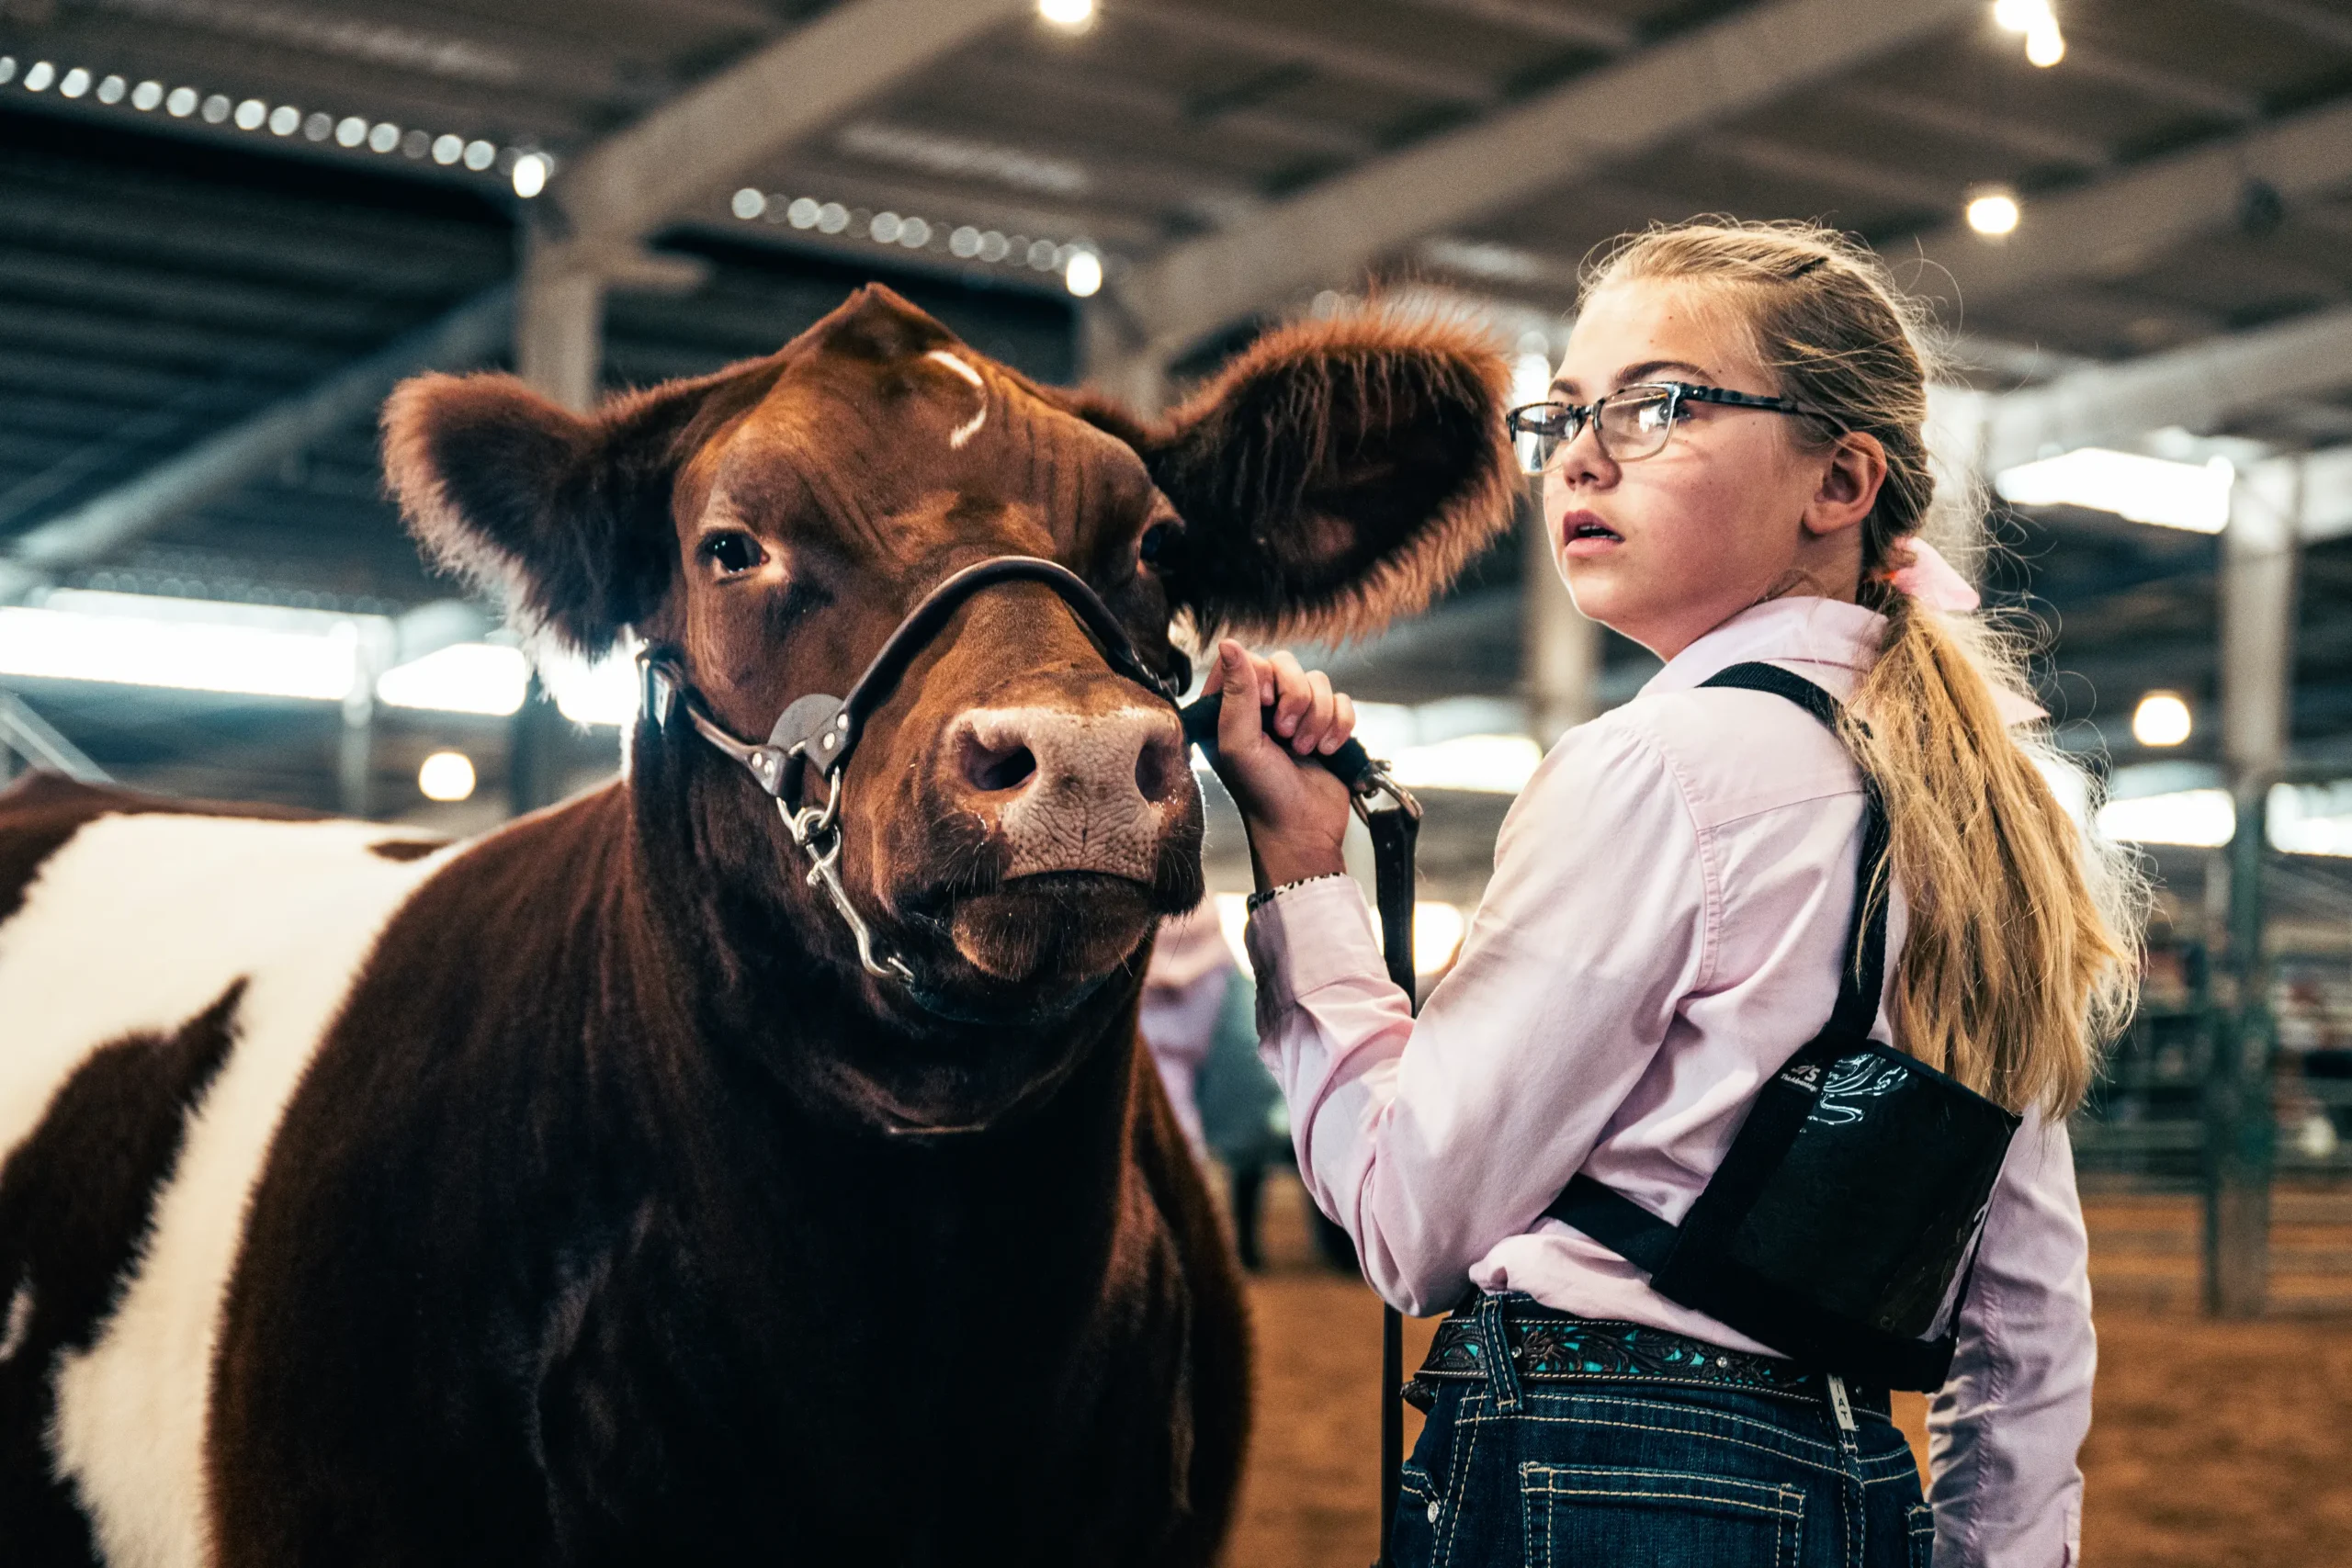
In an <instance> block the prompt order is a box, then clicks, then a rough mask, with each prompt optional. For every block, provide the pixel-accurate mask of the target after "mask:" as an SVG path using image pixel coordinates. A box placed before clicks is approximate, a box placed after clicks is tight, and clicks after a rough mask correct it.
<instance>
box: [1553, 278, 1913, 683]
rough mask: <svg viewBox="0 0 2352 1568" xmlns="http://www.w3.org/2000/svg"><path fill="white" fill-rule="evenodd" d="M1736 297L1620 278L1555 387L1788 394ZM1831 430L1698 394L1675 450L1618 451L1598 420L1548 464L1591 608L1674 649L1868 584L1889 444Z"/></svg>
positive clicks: (1560, 552)
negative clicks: (1835, 436) (1740, 618)
mask: <svg viewBox="0 0 2352 1568" xmlns="http://www.w3.org/2000/svg"><path fill="white" fill-rule="evenodd" d="M1735 308H1736V305H1735V300H1734V299H1733V298H1732V297H1731V296H1729V295H1727V294H1724V293H1722V292H1710V291H1709V290H1708V289H1706V288H1704V287H1703V286H1701V285H1696V284H1691V283H1682V282H1669V281H1657V280H1650V279H1637V280H1630V281H1625V282H1620V283H1613V284H1611V285H1609V286H1608V287H1606V288H1602V289H1600V291H1598V292H1597V293H1595V294H1594V295H1593V296H1592V297H1591V298H1590V299H1589V300H1587V301H1586V304H1585V308H1584V310H1583V313H1582V314H1581V315H1579V316H1578V317H1577V324H1576V330H1575V331H1574V332H1573V333H1571V334H1570V336H1569V338H1568V349H1567V353H1566V355H1564V356H1562V358H1561V361H1560V371H1559V375H1558V377H1557V378H1556V379H1555V380H1554V382H1553V383H1552V396H1553V397H1554V398H1555V400H1565V401H1567V402H1571V403H1589V402H1591V401H1592V400H1594V399H1595V398H1598V397H1601V396H1603V395H1605V394H1607V393H1610V392H1613V391H1616V390H1617V389H1619V388H1621V387H1625V386H1630V385H1632V384H1634V383H1635V382H1643V381H1688V382H1691V383H1695V384H1697V385H1701V386H1709V387H1724V388H1728V389H1731V390H1734V391H1739V392H1753V393H1756V394H1758V395H1761V396H1771V395H1774V394H1778V393H1779V392H1780V391H1781V388H1780V387H1779V385H1778V384H1777V383H1776V382H1775V380H1774V378H1773V377H1772V376H1771V375H1770V374H1769V373H1768V372H1767V371H1766V370H1765V368H1764V367H1763V366H1762V365H1760V364H1758V362H1757V360H1756V357H1755V355H1754V353H1753V351H1752V350H1750V349H1749V348H1748V347H1747V344H1746V342H1745V340H1744V338H1743V336H1742V334H1741V333H1740V332H1739V331H1738V321H1737V318H1736V316H1735V315H1734V314H1733V313H1732V312H1733V310H1734V309H1735ZM1826 433H1827V426H1826V425H1824V424H1823V423H1821V422H1820V421H1818V420H1804V419H1800V418H1798V417H1797V416H1795V415H1792V414H1786V413H1776V412H1769V411H1766V410H1761V409H1739V408H1727V407H1724V406H1722V405H1719V404H1713V403H1696V402H1686V403H1684V404H1683V405H1682V417H1681V419H1680V421H1679V423H1677V425H1676V426H1675V429H1674V432H1673V434H1672V435H1671V437H1670V438H1669V439H1668V442H1667V444H1666V447H1665V449H1664V450H1663V451H1660V452H1658V453H1657V454H1655V455H1654V456H1651V457H1643V458H1639V459H1637V460H1635V461H1633V462H1627V463H1619V462H1618V461H1616V460H1615V459H1614V458H1612V457H1611V456H1610V455H1609V453H1607V452H1606V451H1604V450H1603V449H1602V448H1601V446H1600V440H1599V437H1598V436H1597V434H1595V431H1594V428H1593V426H1591V425H1590V424H1588V425H1587V426H1586V428H1585V429H1584V430H1583V431H1582V432H1581V433H1580V434H1578V435H1577V438H1576V440H1574V441H1573V442H1569V443H1566V444H1564V445H1563V446H1561V447H1560V448H1559V449H1558V450H1557V451H1555V453H1554V454H1553V457H1552V462H1551V466H1550V467H1549V468H1546V469H1545V470H1544V522H1545V524H1546V525H1548V526H1549V528H1550V530H1551V539H1552V553H1553V559H1554V560H1555V562H1556V563H1557V564H1558V566H1559V568H1560V572H1561V575H1562V576H1563V577H1565V578H1566V580H1567V584H1568V592H1570V593H1572V594H1574V595H1575V597H1576V602H1577V609H1579V610H1581V611H1583V612H1584V614H1586V615H1589V616H1590V617H1592V618H1593V619H1594V620H1596V621H1600V622H1601V623H1602V624H1603V625H1605V626H1610V627H1611V628H1612V629H1614V630H1615V631H1617V632H1619V633H1622V634H1623V635H1624V636H1626V637H1631V638H1633V639H1634V641H1635V642H1638V643H1640V644H1642V645H1643V646H1644V647H1645V648H1647V649H1650V650H1651V651H1652V652H1654V653H1656V654H1657V656H1658V657H1659V658H1661V659H1671V658H1673V657H1674V656H1675V655H1676V654H1678V653H1679V652H1681V651H1682V649H1685V648H1687V647H1689V646H1690V645H1691V643H1692V642H1694V641H1696V640H1697V639H1698V638H1699V637H1702V636H1703V635H1704V634H1705V633H1707V632H1708V631H1710V630H1712V629H1713V628H1714V627H1715V626H1720V625H1722V624H1723V623H1724V621H1726V620H1728V619H1729V618H1731V617H1732V616H1733V615H1737V614H1738V613H1739V612H1740V611H1742V610H1745V609H1747V608H1748V607H1749V606H1750V605H1752V604H1758V603H1759V602H1761V601H1762V600H1764V599H1766V598H1768V597H1771V596H1774V595H1776V594H1783V593H1790V592H1798V593H1813V594H1820V595H1823V596H1825V597H1830V598H1838V599H1851V598H1853V597H1854V593H1855V590H1856V588H1857V587H1858V586H1859V585H1860V580H1861V561H1862V549H1861V529H1860V526H1859V525H1860V523H1861V521H1862V520H1863V519H1864V518H1865V517H1867V516H1869V515H1870V511H1871V505H1872V504H1873V503H1874V502H1876V501H1877V499H1878V489H1879V484H1880V481H1881V480H1883V479H1884V478H1885V474H1886V458H1885V454H1884V453H1883V450H1881V448H1880V446H1879V445H1878V443H1877V441H1876V440H1874V439H1873V438H1872V437H1871V436H1868V435H1849V436H1847V437H1844V438H1843V439H1842V440H1840V441H1838V443H1837V445H1836V446H1826V447H1825V446H1822V445H1821V444H1820V441H1819V437H1820V436H1822V435H1824V434H1826Z"/></svg>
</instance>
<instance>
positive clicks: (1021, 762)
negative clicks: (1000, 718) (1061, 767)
mask: <svg viewBox="0 0 2352 1568" xmlns="http://www.w3.org/2000/svg"><path fill="white" fill-rule="evenodd" d="M1036 771H1037V759H1036V757H1035V754H1033V753H1032V752H1031V751H1030V750H1029V748H1028V747H1026V746H1023V745H1022V744H1021V743H1020V742H1018V741H1014V742H1012V744H1010V745H1005V746H987V745H983V744H982V743H981V742H980V739H979V738H978V736H973V735H967V736H966V737H965V738H964V776H965V777H966V778H967V779H968V780H970V781H971V784H972V787H973V788H974V789H978V790H984V791H995V790H1005V789H1017V788H1019V787H1020V786H1021V785H1022V784H1026V783H1028V782H1029V779H1030V778H1031V776H1032V775H1034V774H1035V773H1036Z"/></svg>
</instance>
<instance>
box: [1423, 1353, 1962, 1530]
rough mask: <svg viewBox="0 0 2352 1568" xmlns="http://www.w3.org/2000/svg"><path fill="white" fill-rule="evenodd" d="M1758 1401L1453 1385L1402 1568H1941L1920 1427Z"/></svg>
mask: <svg viewBox="0 0 2352 1568" xmlns="http://www.w3.org/2000/svg"><path fill="white" fill-rule="evenodd" d="M1853 1420H1854V1428H1855V1429H1853V1430H1851V1431H1848V1430H1844V1429H1842V1428H1841V1427H1839V1425H1838V1421H1837V1419H1836V1418H1835V1416H1834V1415H1833V1414H1832V1411H1831V1409H1830V1406H1829V1404H1828V1403H1827V1402H1826V1400H1819V1399H1806V1398H1799V1397H1795V1396H1792V1395H1789V1394H1783V1393H1753V1392H1750V1391H1748V1390H1746V1389H1737V1388H1713V1387H1684V1386H1678V1385H1674V1384H1666V1383H1651V1384H1648V1385H1646V1386H1645V1383H1644V1382H1643V1381H1642V1380H1641V1379H1639V1378H1629V1379H1626V1380H1624V1381H1622V1382H1548V1383H1547V1382H1532V1381H1531V1382H1521V1381H1520V1380H1519V1379H1518V1378H1517V1377H1515V1376H1514V1375H1513V1374H1512V1373H1511V1371H1510V1367H1509V1366H1508V1364H1506V1365H1505V1366H1504V1368H1503V1370H1502V1371H1501V1373H1500V1374H1499V1375H1493V1376H1489V1377H1487V1379H1486V1380H1484V1381H1477V1382H1446V1383H1444V1384H1442V1386H1441V1387H1440V1389H1439V1392H1438V1396H1437V1404H1436V1406H1435V1408H1434V1409H1432V1410H1431V1411H1430V1413H1429V1419H1428V1423H1427V1424H1426V1425H1425V1426H1424V1427H1422V1428H1421V1437H1420V1441H1419V1442H1418V1443H1417V1444H1415V1445H1414V1448H1413V1454H1412V1458H1411V1459H1410V1460H1409V1461H1407V1463H1406V1465H1405V1470H1404V1477H1403V1495H1402V1496H1401V1497H1400V1498H1399V1500H1398V1502H1397V1562H1398V1564H1399V1565H1400V1568H1422V1565H1424V1564H1427V1565H1430V1568H1490V1565H1491V1568H1503V1565H1505V1564H1509V1565H1511V1568H1517V1565H1519V1564H1521V1563H1524V1564H1526V1568H1570V1565H1571V1564H1579V1565H1580V1564H1587V1563H1590V1564H1607V1565H1609V1568H1750V1565H1755V1568H1765V1565H1768V1564H1769V1565H1770V1568H1928V1553H1929V1550H1930V1548H1931V1547H1932V1546H1933V1545H1934V1542H1935V1523H1934V1520H1933V1517H1932V1516H1931V1515H1930V1514H1929V1512H1928V1506H1927V1504H1926V1503H1925V1502H1924V1501H1923V1500H1922V1499H1921V1496H1920V1492H1919V1471H1918V1466H1917V1463H1915V1462H1914V1461H1913V1460H1912V1457H1911V1449H1910V1446H1909V1444H1908V1443H1906V1442H1905V1439H1904V1437H1903V1434H1902V1432H1901V1431H1900V1430H1899V1429H1897V1428H1896V1427H1895V1426H1894V1423H1893V1422H1892V1421H1890V1420H1888V1419H1887V1418H1886V1417H1885V1416H1883V1415H1877V1414H1874V1413H1872V1412H1871V1411H1868V1410H1864V1409H1860V1408H1856V1409H1855V1410H1854V1411H1853Z"/></svg>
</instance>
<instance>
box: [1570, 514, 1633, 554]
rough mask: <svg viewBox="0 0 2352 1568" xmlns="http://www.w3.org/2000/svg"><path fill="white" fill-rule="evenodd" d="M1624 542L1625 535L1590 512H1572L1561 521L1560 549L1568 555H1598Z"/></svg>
mask: <svg viewBox="0 0 2352 1568" xmlns="http://www.w3.org/2000/svg"><path fill="white" fill-rule="evenodd" d="M1624 542H1625V536H1623V535H1622V534H1620V533H1618V532H1617V530H1616V529H1614V528H1611V526H1609V525H1608V524H1606V523H1603V522H1602V521H1601V520H1600V518H1598V517H1596V516H1594V515H1593V514H1592V513H1589V512H1571V513H1568V514H1567V515H1566V516H1565V517H1563V518H1561V519H1560V547H1561V548H1562V550H1563V551H1565V552H1566V554H1568V555H1572V556H1587V555H1597V554H1599V553H1600V552H1601V551H1603V550H1606V549H1611V548H1613V547H1616V546H1618V545H1622V544H1623V543H1624Z"/></svg>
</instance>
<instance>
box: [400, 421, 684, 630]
mask: <svg viewBox="0 0 2352 1568" xmlns="http://www.w3.org/2000/svg"><path fill="white" fill-rule="evenodd" d="M709 387H710V383H709V382H708V381H690V382H676V383H673V384H672V385H670V386H667V387H660V388H656V389H653V390H651V391H649V392H643V393H638V394H633V395H631V396H629V397H626V398H620V399H616V400H612V401H610V402H607V403H606V404H605V406H604V407H603V408H602V409H600V410H598V412H596V413H594V414H593V415H588V416H585V417H583V416H582V415H579V414H575V413H571V412H569V411H567V410H565V409H562V408H560V407H558V406H557V405H556V404H554V403H552V402H549V401H548V400H547V399H545V398H543V397H541V396H539V395H538V394H537V392H534V391H532V390H531V389H529V388H528V387H526V386H525V385H524V384H523V383H522V382H521V381H519V380H517V379H515V378H514V377H512V376H498V375H476V376H439V375H435V376H419V377H416V378H413V379H412V380H408V381H404V382H402V383H401V386H400V387H399V388H398V389H395V390H394V391H393V393H392V395H391V398H390V400H389V401H387V402H386V403H385V405H384V474H385V478H386V479H387V481H388V482H389V483H390V487H391V491H392V494H393V496H394V497H395V498H396V499H397V500H398V501H399V502H400V506H401V513H403V514H404V515H405V516H406V517H407V519H408V525H409V529H410V531H411V532H412V533H413V534H414V535H415V536H416V537H417V540H418V542H419V543H420V544H422V545H423V546H424V550H425V553H426V554H427V555H428V556H430V557H431V558H432V559H433V560H434V561H435V563H436V564H437V565H439V566H441V567H443V568H445V569H447V570H451V571H454V572H456V573H457V574H458V575H459V576H461V577H464V578H466V579H468V580H469V581H472V582H474V583H476V584H478V585H479V586H481V587H484V588H488V589H490V590H492V592H498V593H500V594H502V595H503V597H504V598H505V601H506V603H507V604H508V606H509V609H510V613H511V614H513V615H515V618H516V619H517V620H518V621H520V622H521V623H522V624H523V625H524V626H526V627H528V628H529V629H531V630H533V631H545V632H548V633H550V634H552V635H553V636H554V637H557V638H558V639H559V640H560V641H561V642H563V643H564V644H566V645H567V646H569V647H571V649H575V650H577V651H578V652H580V653H582V654H584V655H586V656H588V657H590V658H594V657H596V656H598V655H600V654H603V653H605V651H607V650H608V649H611V648H612V646H613V645H614V643H615V642H616V640H617V639H618V638H619V637H620V635H621V633H622V632H623V631H624V630H625V629H626V628H628V626H631V625H632V624H634V623H636V622H637V621H639V620H640V619H642V618H643V617H644V616H645V615H648V614H650V612H651V610H652V609H653V608H654V606H656V605H657V604H660V603H661V600H662V593H663V592H664V591H665V590H666V589H667V588H668V586H669V581H670V574H671V572H672V570H673V561H674V559H675V557H676V553H677V544H676V534H675V531H674V529H673V525H672V524H671V521H670V494H671V489H672V486H673V482H674V480H675V479H676V476H677V471H678V465H679V462H680V460H681V457H682V453H683V450H684V445H685V444H684V442H683V441H682V440H681V436H682V434H683V433H684V431H685V429H686V427H687V425H688V424H689V423H691V422H692V421H693V419H694V417H695V414H696V413H697V412H699V411H700V410H701V408H702V406H703V404H704V402H705V401H706V400H707V395H708V391H709Z"/></svg>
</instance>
